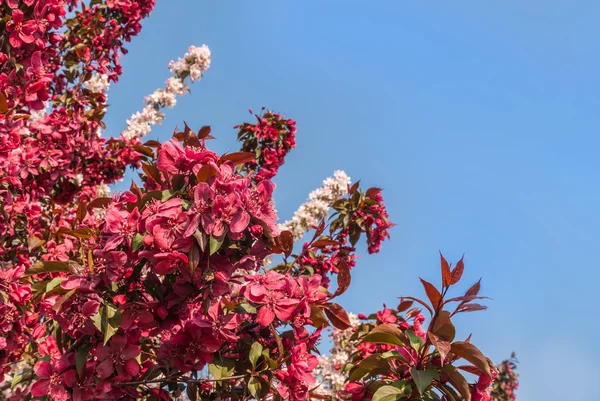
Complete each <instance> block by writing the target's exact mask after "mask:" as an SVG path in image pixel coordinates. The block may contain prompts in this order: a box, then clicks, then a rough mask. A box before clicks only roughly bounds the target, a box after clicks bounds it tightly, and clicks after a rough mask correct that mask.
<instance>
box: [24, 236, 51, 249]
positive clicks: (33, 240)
mask: <svg viewBox="0 0 600 401" xmlns="http://www.w3.org/2000/svg"><path fill="white" fill-rule="evenodd" d="M45 243H46V241H44V240H43V239H40V238H38V237H29V238H27V248H28V249H29V252H31V251H32V250H34V249H35V248H38V247H40V246H42V245H44V244H45Z"/></svg>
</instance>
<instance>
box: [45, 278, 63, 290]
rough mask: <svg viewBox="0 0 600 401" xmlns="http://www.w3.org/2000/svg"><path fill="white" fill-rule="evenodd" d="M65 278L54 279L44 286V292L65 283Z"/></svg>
mask: <svg viewBox="0 0 600 401" xmlns="http://www.w3.org/2000/svg"><path fill="white" fill-rule="evenodd" d="M66 279H67V278H66V277H55V278H53V279H52V280H50V281H49V282H48V283H47V284H46V292H49V291H52V290H53V289H54V288H56V286H58V285H59V284H60V283H62V282H63V281H65V280H66Z"/></svg>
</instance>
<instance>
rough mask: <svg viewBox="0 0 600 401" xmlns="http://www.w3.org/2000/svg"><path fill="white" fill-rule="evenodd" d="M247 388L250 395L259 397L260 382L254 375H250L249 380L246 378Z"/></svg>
mask: <svg viewBox="0 0 600 401" xmlns="http://www.w3.org/2000/svg"><path fill="white" fill-rule="evenodd" d="M255 344H256V343H255ZM248 390H249V391H250V394H252V397H254V398H256V399H258V398H259V394H260V392H261V383H260V381H259V380H258V379H257V378H256V377H251V378H250V380H248Z"/></svg>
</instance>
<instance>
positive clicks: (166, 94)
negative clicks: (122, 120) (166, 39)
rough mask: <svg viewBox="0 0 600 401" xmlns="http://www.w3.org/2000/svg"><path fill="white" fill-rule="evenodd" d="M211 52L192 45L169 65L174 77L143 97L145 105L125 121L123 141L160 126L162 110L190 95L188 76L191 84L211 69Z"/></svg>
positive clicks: (162, 118) (171, 106)
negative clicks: (181, 97)
mask: <svg viewBox="0 0 600 401" xmlns="http://www.w3.org/2000/svg"><path fill="white" fill-rule="evenodd" d="M210 60H211V58H210V50H209V49H208V47H207V46H206V45H202V46H200V47H196V46H191V47H190V48H189V49H188V52H187V53H186V54H185V56H184V57H183V58H180V59H179V60H177V61H171V62H170V63H169V69H170V70H171V71H172V72H173V76H172V77H170V78H169V79H167V81H166V83H165V88H164V89H157V90H156V91H154V93H152V94H150V95H148V96H146V98H145V99H144V101H145V102H146V106H145V107H144V108H143V109H142V111H138V112H136V113H135V114H133V115H132V116H131V118H130V119H129V120H127V128H126V129H125V130H124V131H123V132H122V134H121V135H122V136H123V138H125V139H127V140H130V139H133V138H137V139H140V138H142V137H143V136H145V135H148V134H149V133H150V131H151V130H152V126H153V125H157V124H160V123H161V122H162V121H163V120H164V119H165V115H164V114H163V113H162V112H161V111H160V109H162V108H173V107H175V105H176V104H177V96H180V95H184V94H186V93H189V91H190V88H189V87H188V86H187V84H186V83H185V79H186V78H187V77H189V78H190V81H191V82H196V81H198V80H200V78H202V75H203V74H204V72H205V71H206V70H207V69H208V68H209V67H210Z"/></svg>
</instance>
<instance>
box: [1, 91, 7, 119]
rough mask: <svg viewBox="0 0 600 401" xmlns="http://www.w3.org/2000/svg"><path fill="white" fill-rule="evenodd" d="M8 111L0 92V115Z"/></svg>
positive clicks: (4, 97)
mask: <svg viewBox="0 0 600 401" xmlns="http://www.w3.org/2000/svg"><path fill="white" fill-rule="evenodd" d="M7 111H8V102H7V101H6V96H4V93H2V92H0V114H6V112H7Z"/></svg>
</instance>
